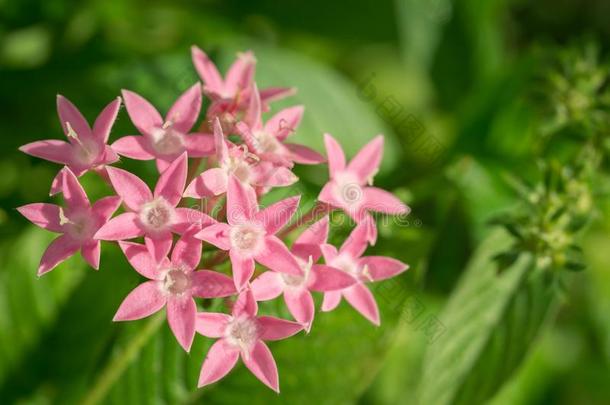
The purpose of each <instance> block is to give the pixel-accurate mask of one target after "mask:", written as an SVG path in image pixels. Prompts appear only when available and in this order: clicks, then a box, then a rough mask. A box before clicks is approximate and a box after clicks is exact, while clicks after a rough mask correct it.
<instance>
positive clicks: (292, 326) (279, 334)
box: [257, 295, 313, 340]
mask: <svg viewBox="0 0 610 405" xmlns="http://www.w3.org/2000/svg"><path fill="white" fill-rule="evenodd" d="M310 298H311V295H310ZM312 304H313V301H312ZM312 316H313V313H312ZM257 321H258V324H259V326H260V328H261V332H260V333H261V336H260V338H261V339H262V340H282V339H286V338H289V337H290V336H293V335H296V334H297V333H299V332H300V331H302V330H303V325H301V324H300V323H297V322H292V321H288V320H286V319H280V318H276V317H273V316H261V317H259V318H257Z"/></svg>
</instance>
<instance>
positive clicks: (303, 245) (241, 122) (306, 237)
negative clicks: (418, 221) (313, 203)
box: [18, 47, 408, 391]
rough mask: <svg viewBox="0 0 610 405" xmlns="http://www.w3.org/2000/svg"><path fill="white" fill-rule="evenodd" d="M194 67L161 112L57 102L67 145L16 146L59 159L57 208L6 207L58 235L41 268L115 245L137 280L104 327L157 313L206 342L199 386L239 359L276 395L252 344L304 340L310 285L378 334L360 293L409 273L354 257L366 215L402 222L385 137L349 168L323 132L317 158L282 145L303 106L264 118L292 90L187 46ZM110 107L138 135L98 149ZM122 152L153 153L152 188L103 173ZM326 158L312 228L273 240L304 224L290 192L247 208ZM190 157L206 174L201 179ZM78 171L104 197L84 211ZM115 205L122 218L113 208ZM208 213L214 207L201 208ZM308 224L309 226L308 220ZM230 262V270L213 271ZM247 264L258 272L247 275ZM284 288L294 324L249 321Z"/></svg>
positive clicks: (368, 302) (270, 366)
mask: <svg viewBox="0 0 610 405" xmlns="http://www.w3.org/2000/svg"><path fill="white" fill-rule="evenodd" d="M192 58H193V62H194V65H195V68H196V70H197V72H198V73H199V75H200V76H201V79H202V81H203V86H202V85H201V84H200V83H196V84H194V85H193V86H192V87H191V88H189V89H188V90H187V91H186V92H185V93H184V94H182V95H181V96H180V97H179V98H178V100H177V101H176V102H175V103H174V104H173V106H172V107H171V108H170V109H169V111H168V113H167V114H166V115H165V118H163V117H162V116H161V114H160V113H159V112H158V111H157V110H156V109H155V107H153V106H152V105H151V104H150V103H149V102H148V101H146V100H145V99H144V98H143V97H141V96H139V95H138V94H136V93H134V92H131V91H127V90H123V92H122V95H123V97H122V99H121V98H117V99H116V100H114V101H112V102H111V103H110V104H109V105H108V106H107V107H106V108H105V109H104V110H103V111H102V112H101V114H100V115H99V116H98V117H97V119H96V120H95V122H94V124H93V127H91V126H90V125H89V123H88V122H87V121H86V120H85V118H84V117H83V116H82V114H81V113H80V112H79V111H78V109H77V108H76V107H75V106H74V105H73V104H72V103H71V102H70V101H68V100H67V99H66V98H64V97H62V96H58V98H57V108H58V113H59V119H60V123H61V126H62V129H63V131H64V133H65V135H66V136H67V138H68V142H64V141H59V140H45V141H37V142H33V143H30V144H27V145H24V146H23V147H21V150H22V151H23V152H25V153H27V154H29V155H32V156H36V157H39V158H42V159H46V160H49V161H52V162H56V163H60V164H62V165H64V167H63V168H62V169H61V170H60V171H59V174H58V175H57V176H56V178H55V179H54V180H53V184H52V186H51V195H53V194H57V193H61V194H62V195H63V200H64V205H63V206H58V205H54V204H47V203H35V204H28V205H25V206H22V207H20V208H19V209H18V210H19V212H20V213H21V214H23V215H24V216H25V217H26V218H27V219H29V220H30V221H31V222H33V223H34V224H36V225H38V226H39V227H41V228H44V229H47V230H49V231H53V232H57V233H60V234H61V235H60V236H59V237H58V238H57V239H55V240H54V241H53V242H52V243H51V244H50V246H49V247H48V248H47V250H46V251H45V252H44V254H43V256H42V259H41V261H40V267H39V269H38V274H39V275H42V274H44V273H46V272H48V271H51V270H52V269H53V268H55V266H57V265H58V264H59V263H61V262H62V261H64V260H66V259H67V258H68V257H70V256H72V255H74V254H75V253H76V252H77V251H79V250H80V252H81V254H82V256H83V258H84V259H85V260H86V261H87V262H88V263H89V264H90V265H91V266H92V267H93V268H95V269H98V268H99V264H100V241H116V242H117V243H118V244H119V246H120V248H121V249H122V251H123V252H124V254H125V256H126V258H127V260H128V261H129V263H130V264H131V266H132V267H133V268H134V269H135V271H137V272H138V273H140V274H141V275H142V276H143V277H144V278H145V279H146V281H144V282H143V283H142V284H140V285H139V286H138V287H136V288H135V289H134V290H133V291H132V292H131V293H130V294H129V295H128V296H127V297H126V298H125V299H124V301H123V303H122V304H121V305H120V307H119V309H118V310H117V312H116V315H115V316H114V320H115V321H130V320H136V319H141V318H144V317H147V316H149V315H151V314H153V313H155V312H157V311H159V310H161V309H162V308H163V307H165V308H166V314H167V321H168V323H169V326H170V328H171V330H172V331H173V333H174V335H175V337H176V339H177V340H178V342H179V343H180V345H181V346H182V347H183V348H184V350H186V351H187V352H188V351H189V350H190V347H191V344H192V342H193V339H194V337H195V334H196V332H198V333H200V334H202V335H204V336H207V337H210V338H215V339H218V340H217V341H216V343H214V344H213V345H212V347H211V348H210V350H209V352H208V354H207V357H206V359H205V361H204V363H203V366H202V369H201V375H200V379H199V386H204V385H207V384H211V383H213V382H215V381H218V380H219V379H221V378H222V377H223V376H225V375H226V374H227V373H228V372H229V371H230V370H231V369H232V368H233V366H234V365H235V364H236V362H237V360H238V357H241V359H242V360H243V362H244V364H245V365H246V367H248V369H249V370H250V371H251V372H252V373H253V374H254V375H255V376H256V377H257V378H259V379H260V380H261V381H262V382H263V383H265V384H266V385H268V386H269V387H270V388H272V389H273V390H275V391H279V382H278V372H277V368H276V364H275V361H274V359H273V357H272V355H271V352H270V351H269V348H268V347H267V345H266V344H265V343H264V342H265V341H268V340H271V341H273V340H279V339H284V338H287V337H289V336H292V335H294V334H296V333H298V332H299V331H301V330H305V331H307V332H309V331H310V329H311V327H312V322H313V319H314V313H315V306H314V300H313V298H312V292H321V293H323V294H324V301H323V304H322V310H323V311H330V310H332V309H334V308H335V307H337V305H338V304H339V302H340V301H341V298H345V299H346V300H347V302H349V303H350V304H351V305H352V306H353V307H354V308H355V309H356V310H357V311H359V312H360V313H361V314H362V315H363V316H364V317H366V318H367V319H368V320H370V321H371V322H372V323H374V324H375V325H379V322H380V320H379V311H378V308H377V304H376V302H375V299H374V297H373V295H372V294H371V292H370V291H369V289H368V288H367V287H366V284H367V283H369V282H372V281H378V280H383V279H386V278H389V277H393V276H396V275H397V274H400V273H401V272H403V271H405V270H406V269H407V268H408V266H407V265H405V264H403V263H402V262H400V261H398V260H395V259H393V258H389V257H381V256H363V254H364V251H365V250H366V248H367V246H368V245H369V244H374V243H375V240H376V237H377V230H376V229H377V228H376V224H375V220H374V219H373V217H372V216H371V214H370V212H371V211H375V212H381V213H385V214H405V213H407V212H408V208H407V207H406V206H405V205H404V204H403V203H401V202H400V201H399V200H398V199H397V198H396V197H394V196H393V195H392V194H390V193H388V192H386V191H384V190H382V189H379V188H376V187H373V186H372V185H371V184H372V180H373V177H374V175H375V173H376V172H377V170H378V168H379V165H380V162H381V158H382V153H383V137H382V136H377V137H376V138H374V139H373V140H372V141H371V142H370V143H368V144H367V145H365V146H364V147H363V148H362V150H361V151H360V152H359V153H358V154H357V155H356V156H355V157H354V158H353V159H352V160H351V162H349V163H347V162H346V158H345V155H344V153H343V150H342V149H341V146H340V145H339V144H338V143H337V141H336V140H335V139H334V138H333V137H331V136H330V135H328V134H326V135H324V142H325V145H326V155H327V158H325V157H324V156H322V155H321V154H319V153H317V152H316V151H314V150H311V149H309V148H307V147H305V146H303V145H296V144H292V143H289V142H287V140H288V138H289V136H290V135H291V134H292V133H293V132H294V131H295V130H296V128H297V126H298V125H299V122H300V120H301V117H302V114H303V107H302V106H295V107H291V108H286V109H283V110H281V111H279V112H277V113H276V114H275V115H272V116H271V117H270V118H269V119H268V120H267V121H266V122H263V113H265V112H267V111H268V110H269V103H270V102H271V101H273V100H276V99H279V98H282V97H285V96H288V95H291V94H292V93H293V90H292V89H287V88H270V89H265V90H261V91H259V90H258V88H257V86H256V84H255V83H254V71H255V63H256V61H255V59H254V55H253V54H252V53H251V52H247V53H244V54H240V55H239V56H238V58H237V61H236V62H235V63H234V64H233V65H232V66H231V68H230V69H229V71H228V72H227V74H226V76H225V78H223V77H222V76H221V75H220V73H219V72H218V70H217V69H216V67H215V66H214V64H213V63H212V62H211V61H210V59H209V58H208V56H207V55H206V54H205V53H204V52H203V51H201V50H200V49H199V48H196V47H193V49H192ZM203 95H205V96H206V97H208V98H209V99H210V100H211V105H210V107H209V109H208V111H207V114H206V118H205V119H204V120H203V124H202V125H201V127H200V128H199V130H193V127H194V125H195V123H196V122H197V120H198V119H199V115H200V110H201V104H202V96H203ZM121 102H124V104H125V107H126V109H127V113H128V115H129V117H130V119H131V121H132V122H133V124H134V126H135V128H137V130H138V131H139V132H140V134H139V135H128V136H123V137H121V138H119V139H118V140H117V141H115V142H114V143H113V144H111V145H108V138H109V135H110V131H111V128H112V126H113V124H114V121H115V120H116V118H117V114H118V113H119V109H120V105H121ZM229 135H232V136H231V138H229ZM119 156H124V157H127V158H131V159H137V160H155V163H156V166H157V168H158V171H159V173H160V176H159V178H158V181H157V183H156V185H155V187H154V190H152V191H151V189H150V188H149V187H148V185H146V184H145V183H144V181H142V180H141V179H140V178H138V177H137V176H136V175H135V174H133V173H130V172H128V171H126V170H123V169H120V168H117V167H114V166H111V165H113V164H116V163H119ZM326 160H328V167H329V172H330V180H329V182H328V183H327V184H326V185H325V186H324V188H323V189H322V191H321V192H320V195H319V201H318V204H319V206H322V207H323V209H322V213H323V214H324V215H323V216H322V217H321V218H317V219H316V221H315V222H314V223H313V224H308V225H310V226H309V227H308V228H307V229H306V230H304V231H303V232H302V233H301V234H300V236H299V237H298V238H297V239H296V240H295V241H294V243H292V245H291V247H290V248H289V247H287V245H286V243H285V242H284V241H283V240H282V238H286V237H287V236H289V235H290V234H291V233H292V231H294V230H296V229H298V228H299V227H300V226H301V225H304V223H301V222H307V221H301V222H299V220H297V221H296V222H295V221H294V220H292V218H293V216H294V214H295V213H296V211H297V209H298V206H299V199H300V196H294V197H290V198H286V199H284V200H281V201H278V202H276V203H274V204H272V205H269V206H267V207H266V208H263V209H259V206H258V200H259V198H260V197H261V196H263V195H264V194H266V193H267V192H268V191H269V190H271V189H272V188H274V187H283V186H289V185H291V184H293V183H295V182H296V181H297V180H298V178H297V177H296V176H295V175H294V173H293V172H292V168H293V166H294V164H295V163H298V164H323V163H324V162H325V161H326ZM202 163H205V167H206V170H204V171H203V172H201V173H200V174H197V171H198V168H199V167H200V166H201V164H202ZM189 165H190V168H189ZM88 171H93V172H96V173H98V174H99V175H100V176H101V177H102V178H103V179H104V180H106V181H107V182H108V183H109V184H110V185H111V186H112V188H113V189H114V191H115V192H116V195H115V196H109V197H105V198H102V199H100V200H98V201H96V202H95V203H93V204H91V203H90V201H89V199H88V197H87V194H86V193H85V191H84V190H83V188H82V186H81V185H80V183H79V180H78V177H80V176H82V175H83V174H85V173H86V172H88ZM184 198H198V199H202V201H201V203H202V204H201V206H202V208H201V209H192V208H187V207H185V206H184V205H186V204H185V203H184ZM120 206H122V212H121V213H120V214H118V215H114V213H115V212H116V211H117V210H118V209H119V207H120ZM217 207H221V209H220V210H219V211H218V212H217V214H216V215H212V213H213V212H216V210H215V209H216V208H217ZM332 210H343V211H344V212H345V213H346V214H347V215H349V217H350V218H352V219H353V220H354V221H355V223H356V226H355V228H354V229H353V231H352V233H351V235H350V236H349V237H348V238H347V240H346V241H345V242H344V243H343V245H342V246H341V247H340V248H339V249H337V248H335V247H334V246H332V245H330V244H328V241H327V239H328V234H329V218H328V213H329V212H331V211H332ZM312 212H313V211H311V212H310V214H311V213H312ZM316 213H317V214H318V217H320V212H319V211H316ZM306 215H307V214H305V215H304V217H305V216H306ZM308 218H309V219H310V220H309V222H313V221H314V219H315V215H310V216H309V217H308ZM302 219H303V218H301V220H302ZM291 220H292V223H291V224H290V225H289V223H290V222H291ZM176 235H177V237H176V238H175V236H176ZM174 239H176V240H174ZM133 240H139V242H136V241H133ZM142 241H143V243H142ZM204 242H205V243H206V244H209V245H212V246H210V247H215V248H217V251H216V252H215V253H214V252H213V256H212V257H211V259H210V260H209V261H208V260H206V261H205V262H206V264H207V266H206V267H209V269H199V267H200V262H201V259H202V250H203V243H204ZM322 258H323V259H324V260H323V261H324V264H321V263H320V261H321V259H322ZM226 260H228V261H230V265H231V276H232V277H229V276H227V275H225V274H223V273H222V272H220V271H218V270H214V269H213V267H215V266H216V265H218V264H221V263H222V262H224V261H226ZM257 263H258V264H259V265H260V266H259V267H258V269H259V274H258V276H257V277H256V278H253V277H254V275H255V269H256V264H257ZM280 295H283V296H284V301H285V303H286V305H287V308H288V310H289V312H290V313H291V314H292V316H293V317H294V319H295V321H289V320H284V319H279V318H275V317H271V316H257V301H265V300H271V299H274V298H276V297H278V296H280ZM231 296H237V298H236V300H235V301H234V302H233V303H232V304H228V306H229V307H230V309H231V310H230V314H224V313H210V312H200V311H199V310H198V308H197V305H196V301H195V299H196V298H217V297H231ZM225 302H227V303H230V302H232V301H230V300H226V301H225Z"/></svg>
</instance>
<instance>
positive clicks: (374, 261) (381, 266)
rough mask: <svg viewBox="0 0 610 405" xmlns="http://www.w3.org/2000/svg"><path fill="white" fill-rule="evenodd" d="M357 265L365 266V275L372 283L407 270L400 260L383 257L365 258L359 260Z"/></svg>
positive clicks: (406, 266)
mask: <svg viewBox="0 0 610 405" xmlns="http://www.w3.org/2000/svg"><path fill="white" fill-rule="evenodd" d="M359 264H360V265H361V266H367V273H368V275H369V276H370V278H371V280H373V281H379V280H385V279H388V278H392V277H394V276H397V275H399V274H400V273H402V272H404V271H405V270H407V269H408V268H409V266H408V265H407V264H405V263H403V262H401V261H400V260H396V259H394V258H392V257H384V256H366V257H363V258H361V259H360V263H359Z"/></svg>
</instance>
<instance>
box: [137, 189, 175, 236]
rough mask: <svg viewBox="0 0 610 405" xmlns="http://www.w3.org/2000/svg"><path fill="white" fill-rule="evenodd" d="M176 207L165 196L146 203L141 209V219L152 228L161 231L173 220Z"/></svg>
mask: <svg viewBox="0 0 610 405" xmlns="http://www.w3.org/2000/svg"><path fill="white" fill-rule="evenodd" d="M173 219H174V207H172V206H171V205H170V204H169V203H168V202H167V201H166V200H165V199H164V198H163V197H158V198H155V199H154V200H152V201H150V202H148V203H146V204H144V205H143V206H142V209H141V210H140V221H141V222H142V224H144V226H146V227H147V228H149V229H151V230H155V231H160V230H163V229H165V228H166V227H167V226H168V225H170V224H171V223H172V222H173Z"/></svg>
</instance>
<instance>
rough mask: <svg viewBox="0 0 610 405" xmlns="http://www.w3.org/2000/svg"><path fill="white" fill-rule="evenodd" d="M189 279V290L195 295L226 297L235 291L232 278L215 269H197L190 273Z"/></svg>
mask: <svg viewBox="0 0 610 405" xmlns="http://www.w3.org/2000/svg"><path fill="white" fill-rule="evenodd" d="M191 280H192V288H191V291H192V293H193V295H194V296H196V297H201V298H218V297H228V296H230V295H233V294H235V293H236V292H237V291H236V290H235V285H234V283H233V280H232V279H231V278H230V277H228V276H226V275H224V274H222V273H219V272H217V271H211V270H197V271H195V272H193V273H192V275H191Z"/></svg>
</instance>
